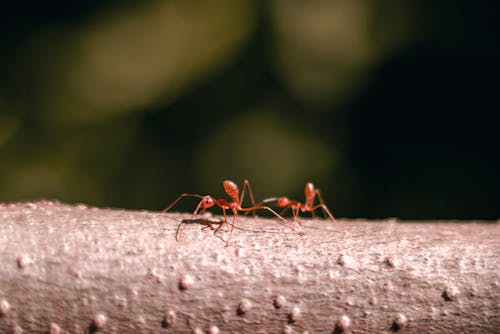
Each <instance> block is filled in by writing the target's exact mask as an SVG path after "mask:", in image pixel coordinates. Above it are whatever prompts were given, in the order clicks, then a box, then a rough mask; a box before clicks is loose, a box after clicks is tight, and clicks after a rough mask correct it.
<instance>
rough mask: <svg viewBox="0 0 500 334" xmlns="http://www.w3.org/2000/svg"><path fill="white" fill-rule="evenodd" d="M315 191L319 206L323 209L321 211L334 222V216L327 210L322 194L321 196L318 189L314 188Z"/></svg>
mask: <svg viewBox="0 0 500 334" xmlns="http://www.w3.org/2000/svg"><path fill="white" fill-rule="evenodd" d="M315 193H316V195H317V196H318V200H319V203H320V206H321V208H322V209H323V212H324V213H326V214H327V215H328V217H329V218H330V219H331V220H332V222H334V223H335V218H333V215H332V213H331V212H330V210H328V207H327V206H326V204H325V201H324V200H323V196H321V193H320V191H319V189H316V191H315Z"/></svg>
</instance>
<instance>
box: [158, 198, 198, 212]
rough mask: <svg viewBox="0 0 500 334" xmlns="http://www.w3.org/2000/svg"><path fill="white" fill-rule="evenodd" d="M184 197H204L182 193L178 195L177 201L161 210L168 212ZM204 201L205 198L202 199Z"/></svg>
mask: <svg viewBox="0 0 500 334" xmlns="http://www.w3.org/2000/svg"><path fill="white" fill-rule="evenodd" d="M184 197H198V198H201V199H203V196H201V195H197V194H182V195H180V196H179V197H177V199H176V200H175V201H173V202H172V204H170V205H169V206H167V207H166V208H165V209H163V210H162V211H161V212H167V211H168V210H170V209H172V208H173V207H174V205H176V204H177V202H179V201H180V200H181V199H182V198H184ZM201 202H203V200H202V201H201ZM201 202H200V204H198V206H200V205H201Z"/></svg>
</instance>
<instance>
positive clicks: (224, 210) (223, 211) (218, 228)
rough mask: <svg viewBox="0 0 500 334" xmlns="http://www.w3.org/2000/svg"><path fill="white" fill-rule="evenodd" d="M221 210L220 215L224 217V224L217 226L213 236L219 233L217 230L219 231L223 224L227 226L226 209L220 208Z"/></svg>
mask: <svg viewBox="0 0 500 334" xmlns="http://www.w3.org/2000/svg"><path fill="white" fill-rule="evenodd" d="M221 209H222V214H223V215H224V222H223V223H222V224H220V225H219V226H217V228H216V229H215V230H214V235H215V234H216V233H217V232H219V230H220V229H221V227H222V226H223V225H225V224H227V215H226V208H225V207H221Z"/></svg>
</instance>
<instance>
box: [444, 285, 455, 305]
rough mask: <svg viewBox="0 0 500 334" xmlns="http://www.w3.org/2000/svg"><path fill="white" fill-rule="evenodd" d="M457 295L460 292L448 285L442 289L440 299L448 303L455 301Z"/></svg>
mask: <svg viewBox="0 0 500 334" xmlns="http://www.w3.org/2000/svg"><path fill="white" fill-rule="evenodd" d="M459 294H460V291H459V290H458V289H457V288H456V287H455V286H452V285H450V286H447V287H445V288H444V290H443V293H442V294H441V297H443V299H444V300H445V301H447V302H449V301H454V300H456V299H457V298H458V295H459Z"/></svg>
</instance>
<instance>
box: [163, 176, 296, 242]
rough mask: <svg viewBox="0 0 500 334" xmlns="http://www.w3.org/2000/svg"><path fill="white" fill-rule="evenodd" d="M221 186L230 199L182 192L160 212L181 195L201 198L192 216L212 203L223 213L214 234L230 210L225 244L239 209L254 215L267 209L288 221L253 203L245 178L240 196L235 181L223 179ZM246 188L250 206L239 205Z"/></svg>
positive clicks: (263, 206) (166, 209) (248, 184)
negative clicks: (222, 218) (230, 218)
mask: <svg viewBox="0 0 500 334" xmlns="http://www.w3.org/2000/svg"><path fill="white" fill-rule="evenodd" d="M223 186H224V190H225V191H226V194H227V195H228V196H229V197H230V198H231V200H232V201H230V202H229V201H226V200H225V199H215V198H214V197H212V196H210V195H206V196H202V195H197V194H182V195H180V196H179V197H177V199H176V200H175V201H173V202H172V204H170V205H169V206H168V207H166V208H165V209H164V210H163V211H162V212H167V211H168V210H170V209H171V208H172V207H173V206H174V205H175V204H177V202H178V201H179V200H181V198H183V197H198V198H201V200H200V202H199V203H198V205H197V206H196V209H195V210H194V212H193V215H192V216H193V217H194V216H196V215H197V214H198V212H199V211H200V210H201V212H204V211H205V210H206V209H208V208H210V207H212V206H214V205H217V206H219V207H220V208H221V209H222V213H223V215H224V222H223V223H222V224H220V225H219V226H218V227H217V228H215V231H214V234H216V233H217V232H218V231H219V230H220V228H221V227H222V226H223V225H224V224H228V222H227V216H226V210H231V211H232V212H233V220H232V222H231V224H230V225H231V230H230V234H229V238H228V239H227V240H226V246H228V245H229V240H230V239H231V236H232V234H233V229H234V222H235V220H236V216H237V215H238V212H239V211H241V212H250V211H253V212H254V215H255V210H261V209H262V210H267V211H269V212H271V213H272V214H274V215H275V216H276V217H278V218H279V219H280V220H282V221H284V222H285V223H287V222H288V221H287V220H286V219H285V218H283V217H282V216H281V215H279V214H278V213H277V212H276V211H274V210H273V209H271V208H270V207H268V206H265V205H261V204H257V205H256V204H255V200H254V197H253V193H252V189H251V188H250V183H249V182H248V180H245V181H244V182H243V191H242V192H241V197H240V190H239V188H238V186H237V185H236V183H234V182H233V181H230V180H225V181H224V182H223ZM247 188H248V192H249V194H250V200H251V202H252V206H251V207H248V208H242V207H241V205H242V204H243V198H244V196H245V190H246V189H247ZM182 224H183V223H181V225H182ZM209 227H211V226H209ZM180 233H181V232H180V231H179V233H177V234H176V236H175V239H176V240H179V237H178V236H179V235H180Z"/></svg>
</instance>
